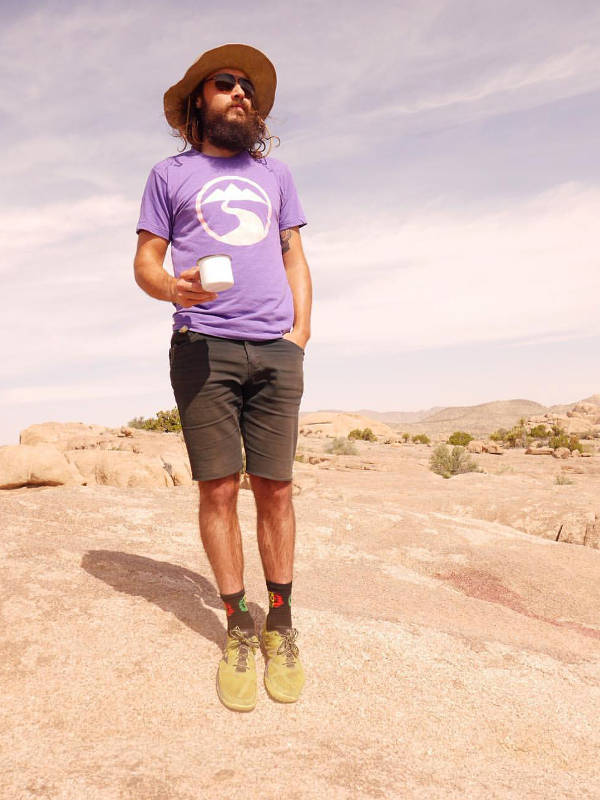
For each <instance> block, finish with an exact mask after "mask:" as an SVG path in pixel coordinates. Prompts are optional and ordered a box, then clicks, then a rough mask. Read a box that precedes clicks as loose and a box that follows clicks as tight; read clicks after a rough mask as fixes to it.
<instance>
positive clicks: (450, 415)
mask: <svg viewBox="0 0 600 800" xmlns="http://www.w3.org/2000/svg"><path fill="white" fill-rule="evenodd" d="M577 402H585V403H595V404H598V405H600V394H594V395H591V397H586V398H584V400H583V401H575V402H573V403H564V404H559V405H553V406H543V405H542V404H541V403H536V402H535V401H534V400H523V399H517V400H494V401H492V402H490V403H481V404H479V405H476V406H447V407H444V406H434V407H433V408H429V409H426V410H422V411H373V410H371V409H368V408H362V409H360V410H358V411H355V412H353V413H357V414H361V415H362V416H363V417H368V418H369V419H373V420H377V421H378V422H384V423H386V424H387V425H389V426H390V427H391V428H394V429H395V430H398V431H403V432H404V431H406V432H407V433H410V434H411V435H412V434H415V433H427V434H429V435H433V436H440V435H442V436H445V435H449V434H451V433H452V432H453V431H459V430H460V431H467V432H468V433H471V434H473V435H476V436H484V435H487V434H489V433H492V431H495V430H497V429H498V428H511V427H512V426H513V425H515V424H516V423H517V422H518V421H519V419H520V418H521V417H525V418H527V417H532V416H537V415H541V414H545V413H546V412H548V411H551V412H554V413H559V414H564V413H566V412H567V411H570V410H571V409H572V408H573V407H574V406H575V405H576V403H577ZM324 410H325V409H324ZM326 410H327V411H335V412H337V413H343V412H341V411H340V410H339V409H326Z"/></svg>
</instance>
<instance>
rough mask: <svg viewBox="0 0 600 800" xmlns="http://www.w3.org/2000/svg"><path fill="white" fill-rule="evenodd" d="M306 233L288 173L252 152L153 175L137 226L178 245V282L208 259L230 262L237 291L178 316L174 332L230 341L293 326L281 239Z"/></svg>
mask: <svg viewBox="0 0 600 800" xmlns="http://www.w3.org/2000/svg"><path fill="white" fill-rule="evenodd" d="M302 225H306V220H305V218H304V212H303V211H302V206H301V205H300V200H299V199H298V195H297V193H296V187H295V186H294V181H293V179H292V175H291V173H290V170H289V169H288V167H287V166H286V165H285V164H283V163H282V162H281V161H278V160H277V159H275V158H262V159H259V160H256V159H254V158H252V156H251V155H250V154H249V153H247V152H242V153H239V154H238V155H236V156H233V157H231V158H217V157H215V156H207V155H204V154H203V153H199V152H198V151H197V150H187V151H186V152H185V153H180V154H179V155H176V156H171V157H170V158H166V159H165V160H164V161H161V162H159V163H158V164H156V166H154V167H153V168H152V171H151V172H150V176H149V177H148V181H147V183H146V188H145V190H144V195H143V197H142V208H141V213H140V218H139V221H138V224H137V231H138V232H139V231H140V230H146V231H150V233H154V234H156V235H157V236H162V237H163V238H164V239H168V240H169V241H170V242H171V257H172V260H173V270H174V274H175V277H179V275H180V274H181V273H182V272H183V271H184V270H186V269H190V267H193V266H195V264H196V262H197V260H198V259H199V258H201V257H203V256H208V255H214V254H217V253H225V254H226V255H228V256H230V257H231V266H232V270H233V279H234V285H233V286H232V288H231V289H227V290H226V291H223V292H221V293H219V296H218V297H217V299H216V300H214V301H213V302H211V303H205V304H201V305H196V306H193V307H192V308H182V306H180V305H176V306H175V308H176V309H177V310H176V311H175V313H174V314H173V329H174V330H178V329H179V328H181V327H182V326H183V325H187V327H188V328H189V329H190V330H195V331H200V332H202V333H207V334H211V335H213V336H223V337H225V338H229V339H250V340H264V339H276V338H279V337H280V336H281V335H282V334H283V333H286V332H287V331H289V330H290V329H291V327H292V323H293V321H294V306H293V301H292V293H291V291H290V287H289V284H288V282H287V278H286V274H285V267H284V266H283V258H282V255H281V241H280V239H279V231H282V230H285V229H286V228H292V227H294V226H299V227H300V226H302Z"/></svg>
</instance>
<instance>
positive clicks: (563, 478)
mask: <svg viewBox="0 0 600 800" xmlns="http://www.w3.org/2000/svg"><path fill="white" fill-rule="evenodd" d="M554 483H556V484H558V485H559V486H568V485H569V484H571V483H573V480H572V479H571V478H569V476H568V475H563V474H562V473H559V474H558V475H557V476H556V478H555V479H554Z"/></svg>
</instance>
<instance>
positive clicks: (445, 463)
mask: <svg viewBox="0 0 600 800" xmlns="http://www.w3.org/2000/svg"><path fill="white" fill-rule="evenodd" d="M429 466H430V469H431V470H432V471H433V472H435V473H436V474H437V475H441V476H442V477H443V478H451V477H452V475H460V474H462V473H463V472H479V471H480V470H479V466H478V465H477V462H476V461H474V460H473V459H472V458H471V456H470V455H469V454H468V453H467V451H466V450H465V448H464V447H461V446H460V445H454V447H453V448H452V450H451V449H450V448H449V447H448V445H446V444H438V446H437V447H436V448H435V450H434V451H433V453H432V454H431V458H430V459H429Z"/></svg>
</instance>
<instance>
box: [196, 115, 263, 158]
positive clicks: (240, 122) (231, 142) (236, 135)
mask: <svg viewBox="0 0 600 800" xmlns="http://www.w3.org/2000/svg"><path fill="white" fill-rule="evenodd" d="M228 110H229V109H227V110H226V111H222V112H218V111H217V112H214V111H213V112H212V113H210V112H209V113H207V112H206V111H205V110H204V109H203V108H199V109H198V112H197V113H198V116H199V118H200V125H201V130H202V132H203V135H204V136H205V137H206V139H207V140H208V141H209V142H210V143H211V144H212V145H214V146H215V147H221V148H223V149H224V150H233V151H235V152H236V153H237V152H239V151H241V150H251V149H252V148H253V147H254V145H255V144H256V143H257V142H258V140H259V138H260V134H261V125H260V121H259V116H258V114H257V113H256V111H255V110H254V109H250V111H248V112H247V113H246V114H245V115H244V117H243V118H242V119H228V118H227V117H226V114H227V111H228Z"/></svg>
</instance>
